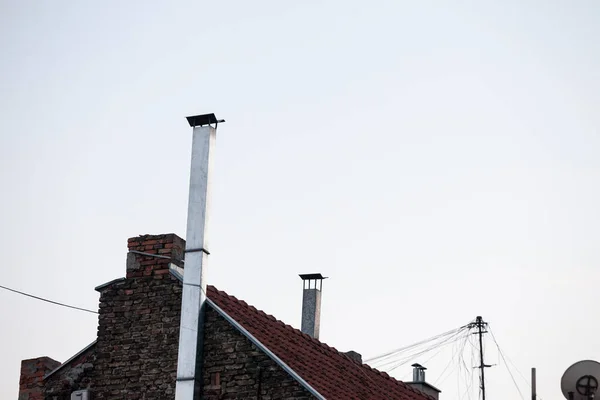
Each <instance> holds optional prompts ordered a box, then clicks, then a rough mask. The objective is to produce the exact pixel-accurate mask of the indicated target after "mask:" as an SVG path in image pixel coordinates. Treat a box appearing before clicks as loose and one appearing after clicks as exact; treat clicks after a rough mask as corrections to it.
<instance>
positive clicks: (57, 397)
mask: <svg viewBox="0 0 600 400" xmlns="http://www.w3.org/2000/svg"><path fill="white" fill-rule="evenodd" d="M95 360H96V345H95V344H93V345H91V346H89V347H88V348H87V349H86V350H85V351H83V352H82V353H81V354H78V355H77V356H76V357H75V358H73V359H72V360H70V361H69V363H68V365H65V366H64V367H63V368H61V369H59V370H58V371H56V372H55V373H54V374H52V375H51V376H49V377H48V378H47V379H46V380H45V381H44V389H45V390H44V393H45V399H46V400H70V399H71V393H73V392H74V391H75V390H81V389H89V388H90V386H91V384H92V373H93V368H94V363H95Z"/></svg>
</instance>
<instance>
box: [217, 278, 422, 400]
mask: <svg viewBox="0 0 600 400" xmlns="http://www.w3.org/2000/svg"><path fill="white" fill-rule="evenodd" d="M207 292H208V297H209V298H210V299H211V300H212V301H213V302H214V303H215V304H216V305H217V306H219V307H220V308H221V309H222V310H223V311H225V312H226V313H227V314H228V315H229V316H230V317H231V318H233V319H234V320H236V321H237V322H238V323H239V324H240V325H242V326H243V327H244V328H245V329H246V330H247V331H248V332H249V333H250V334H252V335H253V336H254V337H255V338H256V339H258V340H259V341H260V342H261V343H263V344H264V345H265V346H266V347H267V348H268V349H269V350H270V351H272V352H273V353H274V354H275V355H276V356H277V357H279V358H280V359H281V360H282V361H283V362H284V363H286V364H287V365H288V366H289V367H290V368H292V369H293V370H294V371H295V372H296V373H297V374H298V375H300V376H301V377H302V378H303V379H304V380H305V381H306V382H308V384H309V385H311V386H312V387H313V388H314V389H315V390H317V391H318V392H319V393H320V394H321V395H323V396H324V397H325V398H327V399H329V400H336V399H340V400H342V399H343V400H347V399H369V400H383V399H386V400H388V399H398V400H431V399H432V398H431V397H430V396H428V395H426V394H424V393H421V392H420V391H418V390H416V389H414V388H412V387H410V386H408V385H407V384H405V383H403V382H400V381H398V380H396V379H394V378H392V377H390V376H389V375H388V374H386V373H385V372H380V371H378V370H376V369H373V368H371V367H369V366H368V365H366V364H360V363H359V362H357V361H355V360H353V359H351V358H350V357H348V356H347V355H346V354H344V353H341V352H339V351H337V350H336V349H335V348H333V347H329V346H328V345H326V344H325V343H321V342H320V341H319V340H317V339H315V338H313V337H311V336H309V335H307V334H304V333H302V332H301V331H299V330H298V329H294V328H293V327H291V326H290V325H286V324H284V323H283V322H281V321H279V320H277V319H276V318H275V317H273V316H271V315H268V314H265V313H264V312H263V311H260V310H257V309H256V308H255V307H252V306H249V305H248V304H247V303H246V302H244V301H241V300H238V299H237V298H235V297H233V296H230V295H228V294H227V293H225V292H222V291H219V290H217V289H216V288H215V287H213V286H209V287H208V289H207Z"/></svg>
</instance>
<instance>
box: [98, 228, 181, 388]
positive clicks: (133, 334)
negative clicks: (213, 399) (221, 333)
mask: <svg viewBox="0 0 600 400" xmlns="http://www.w3.org/2000/svg"><path fill="white" fill-rule="evenodd" d="M184 246H185V244H184V242H183V240H182V239H180V238H179V237H177V236H175V235H173V234H169V235H155V236H149V235H146V236H140V237H137V238H131V239H129V241H128V247H129V250H130V253H129V254H128V256H127V278H126V279H124V280H120V281H116V282H114V283H112V284H110V285H108V286H106V287H103V288H101V289H99V291H100V293H101V294H100V315H99V324H98V342H97V345H96V363H95V366H94V373H93V383H92V392H93V398H94V400H103V399H111V400H112V399H114V400H123V399H146V400H153V399H161V400H162V399H173V398H174V397H175V396H174V393H175V377H176V372H177V348H178V341H179V316H180V310H181V291H182V288H181V284H180V283H179V281H177V279H176V278H174V277H173V276H172V275H171V274H170V273H169V263H170V262H173V263H175V264H177V265H181V263H180V262H179V260H181V259H182V258H183V249H184ZM131 251H138V252H144V253H151V254H156V255H160V256H163V257H170V258H172V259H171V260H169V259H165V258H158V257H152V256H145V255H140V254H135V253H132V252H131Z"/></svg>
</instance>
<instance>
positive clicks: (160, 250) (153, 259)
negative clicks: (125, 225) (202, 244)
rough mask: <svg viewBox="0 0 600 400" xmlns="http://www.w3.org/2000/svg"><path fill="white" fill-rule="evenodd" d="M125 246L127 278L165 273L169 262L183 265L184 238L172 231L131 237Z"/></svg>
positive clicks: (167, 270)
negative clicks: (127, 251)
mask: <svg viewBox="0 0 600 400" xmlns="http://www.w3.org/2000/svg"><path fill="white" fill-rule="evenodd" d="M127 247H128V249H129V253H128V254H127V275H126V277H127V278H135V277H143V276H152V275H161V274H166V273H168V272H169V263H173V264H175V265H177V266H179V267H183V263H182V262H181V261H182V260H183V252H184V249H185V240H183V239H182V238H180V237H179V236H177V235H175V234H174V233H167V234H164V235H142V236H138V237H132V238H130V239H129V240H127Z"/></svg>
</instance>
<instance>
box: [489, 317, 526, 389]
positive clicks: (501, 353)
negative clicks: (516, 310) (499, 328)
mask: <svg viewBox="0 0 600 400" xmlns="http://www.w3.org/2000/svg"><path fill="white" fill-rule="evenodd" d="M489 330H490V334H491V335H492V339H493V340H494V343H495V344H496V347H497V348H498V353H499V354H500V357H502V361H504V365H505V366H506V370H507V371H508V373H509V375H510V378H511V379H512V381H513V383H514V384H515V387H516V388H517V391H518V392H519V396H521V400H525V398H524V397H523V393H521V389H520V388H519V385H517V381H516V380H515V377H514V376H513V373H512V371H511V370H510V367H509V366H508V363H507V362H506V358H505V357H504V352H503V351H502V349H501V348H500V345H499V344H498V341H497V340H496V337H495V336H494V332H492V328H491V327H490V328H489ZM515 369H516V367H515Z"/></svg>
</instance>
